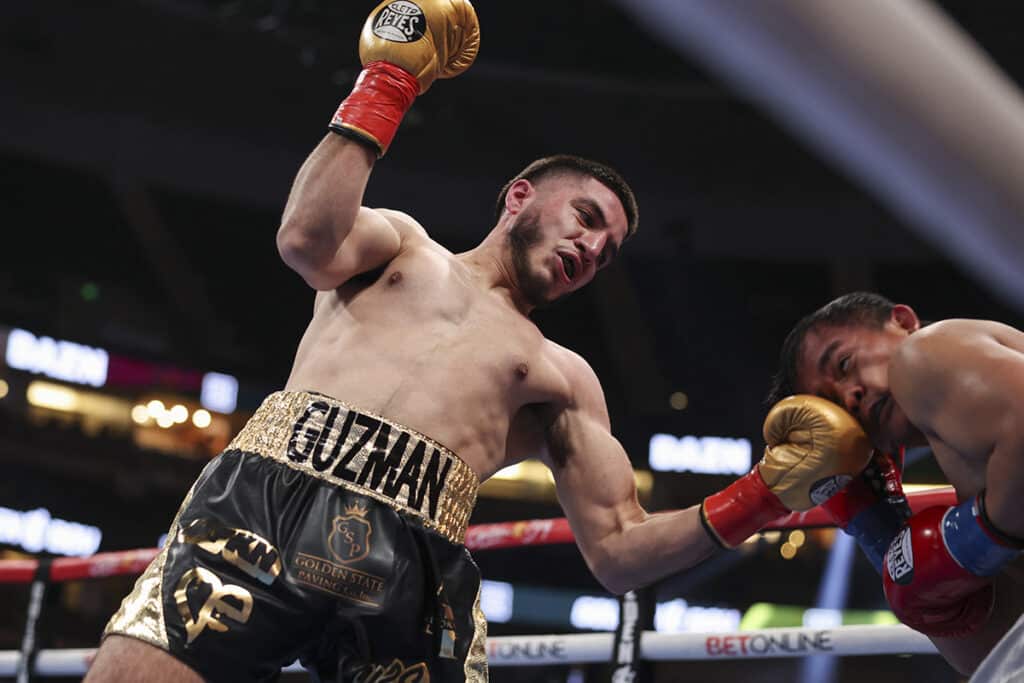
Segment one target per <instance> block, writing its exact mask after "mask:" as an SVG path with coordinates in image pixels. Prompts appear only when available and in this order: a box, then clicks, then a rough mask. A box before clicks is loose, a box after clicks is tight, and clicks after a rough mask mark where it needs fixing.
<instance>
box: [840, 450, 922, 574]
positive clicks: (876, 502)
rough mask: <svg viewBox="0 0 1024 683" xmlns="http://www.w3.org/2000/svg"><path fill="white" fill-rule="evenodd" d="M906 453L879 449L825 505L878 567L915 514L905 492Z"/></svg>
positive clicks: (877, 569) (880, 569) (879, 571)
mask: <svg viewBox="0 0 1024 683" xmlns="http://www.w3.org/2000/svg"><path fill="white" fill-rule="evenodd" d="M902 479H903V452H902V449H901V451H900V453H899V454H898V455H897V456H896V457H894V456H892V455H889V454H888V453H879V452H877V451H876V452H875V453H874V455H872V457H871V462H870V463H868V466H867V467H866V468H864V471H863V472H862V473H861V474H860V475H859V476H856V477H854V478H853V481H851V482H850V483H849V484H847V485H846V486H844V487H843V488H842V489H840V490H839V491H838V492H837V493H836V494H835V495H833V496H832V497H831V498H829V499H828V500H826V501H825V502H824V503H822V504H821V507H822V509H823V510H825V512H827V513H828V515H829V517H831V518H832V521H833V522H834V523H835V525H836V526H837V527H839V528H840V529H842V530H843V531H845V532H846V533H848V534H849V535H851V536H853V537H854V539H856V541H857V545H859V546H860V548H861V550H863V551H864V554H865V555H866V556H867V558H868V560H870V561H871V564H872V565H874V567H875V570H876V571H877V572H878V573H879V574H881V573H882V557H883V556H884V555H885V551H886V550H887V549H888V548H889V544H890V543H891V542H892V539H894V538H896V534H898V533H899V532H900V528H901V527H902V526H903V524H904V523H905V522H906V521H907V519H908V518H909V517H910V515H911V510H910V505H909V503H907V497H906V496H905V495H903V481H902Z"/></svg>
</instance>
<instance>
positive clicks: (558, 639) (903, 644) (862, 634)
mask: <svg viewBox="0 0 1024 683" xmlns="http://www.w3.org/2000/svg"><path fill="white" fill-rule="evenodd" d="M907 499H908V501H909V502H910V507H911V509H912V510H913V511H914V512H917V511H919V510H923V509H924V508H927V507H931V506H934V505H952V504H955V503H956V496H955V494H954V492H953V489H952V488H950V487H941V488H935V489H930V490H927V491H918V492H914V493H910V494H908V495H907ZM827 526H832V523H831V520H830V519H829V518H828V516H827V515H826V514H825V512H824V511H823V510H821V509H820V508H814V509H812V510H808V511H806V512H798V513H793V514H791V515H789V516H787V517H783V518H781V519H779V520H778V521H776V522H775V523H774V524H772V525H770V526H769V527H766V530H784V529H796V528H802V527H827ZM573 541H574V539H573V534H572V530H571V529H570V528H569V523H568V521H567V520H565V519H564V518H560V519H536V520H524V521H516V522H498V523H493V524H478V525H475V526H471V527H469V529H468V530H467V532H466V547H468V548H469V549H470V550H472V551H478V552H479V551H487V550H498V549H502V548H516V547H526V546H541V545H556V544H565V543H572V542H573ZM158 551H159V549H158V548H144V549H139V550H125V551H119V552H107V553H97V554H96V555H93V556H91V557H62V558H56V559H53V560H52V561H51V562H50V564H49V569H48V571H47V570H46V569H45V567H44V571H43V572H42V573H44V574H46V576H44V577H42V580H45V581H48V582H53V583H60V582H64V581H79V580H83V579H99V578H105V577H110V576H123V575H137V574H141V573H142V571H143V570H144V569H145V568H146V566H147V565H148V564H149V562H150V560H152V559H153V557H154V556H156V554H157V552H158ZM38 574H40V562H39V560H34V559H31V560H3V561H0V583H12V584H15V583H23V584H33V586H32V591H33V595H32V597H30V600H29V615H28V624H29V627H27V628H26V640H30V639H32V638H34V628H33V624H34V623H35V620H36V619H37V618H38V611H39V608H40V604H39V603H40V602H41V600H39V599H33V598H34V597H35V594H36V592H37V591H38V594H39V595H40V596H41V595H42V585H41V578H40V576H37V575H38ZM37 586H38V588H37ZM613 639H614V634H612V633H583V634H565V635H526V636H494V637H490V638H488V639H487V652H488V660H489V663H490V666H492V667H500V666H534V665H542V664H543V665H551V664H583V663H596V662H605V663H607V662H609V661H611V654H612V649H613ZM33 649H34V648H33V647H32V644H31V643H25V644H23V647H22V651H24V652H31V651H32V650H33ZM22 651H18V650H6V651H3V650H0V676H14V675H15V674H16V672H20V673H22V674H24V673H25V672H24V671H23V670H22V669H21V668H20V667H19V664H20V662H21V658H22ZM94 652H95V650H94V649H92V648H81V649H65V650H40V651H39V652H37V654H36V658H35V666H34V668H33V675H35V676H40V677H45V676H81V675H84V674H85V671H86V669H87V668H88V663H89V661H90V660H91V657H92V655H93V653H94ZM935 652H936V650H935V647H934V646H933V645H932V643H931V641H929V640H928V638H926V637H925V636H923V635H921V634H920V633H917V632H916V631H913V630H911V629H909V628H907V627H906V626H902V625H899V626H838V627H834V628H799V627H798V628H764V629H759V630H752V631H737V632H733V633H657V632H654V631H645V632H644V633H643V635H642V636H641V638H640V647H639V653H640V657H641V659H645V660H649V661H682V660H707V659H715V660H723V659H759V658H779V657H803V656H807V655H812V654H829V655H838V656H855V655H897V654H935ZM300 670H301V667H300V666H299V665H298V663H295V664H292V665H291V666H289V667H286V668H285V669H284V671H300Z"/></svg>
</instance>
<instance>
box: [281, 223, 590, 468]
mask: <svg viewBox="0 0 1024 683" xmlns="http://www.w3.org/2000/svg"><path fill="white" fill-rule="evenodd" d="M380 213H382V214H384V215H385V216H386V217H387V218H388V220H389V221H390V222H391V223H392V225H393V226H394V227H395V229H396V230H398V231H399V233H400V234H401V235H402V237H403V247H402V250H401V251H400V253H399V254H398V255H397V256H396V257H395V258H394V259H393V260H391V261H390V262H389V263H387V264H386V265H384V266H383V267H382V268H378V269H376V270H374V271H372V272H369V273H365V274H363V275H361V276H359V277H356V278H354V279H352V280H350V281H348V282H346V283H345V284H343V285H342V286H341V287H338V288H337V289H335V290H333V291H326V292H319V293H318V294H317V296H316V303H315V305H314V311H313V319H312V321H311V322H310V324H309V327H308V328H307V330H306V333H305V335H304V336H303V338H302V341H301V343H300V345H299V349H298V352H297V354H296V358H295V363H294V366H293V368H292V372H291V376H290V377H289V379H288V383H287V385H286V389H288V390H296V391H298V390H308V391H318V392H321V393H324V394H327V395H329V396H333V397H335V398H337V399H339V400H341V401H344V402H346V403H349V404H350V405H352V406H353V407H355V408H359V409H363V410H367V411H370V412H374V413H378V414H380V415H384V416H386V417H388V418H389V419H392V420H395V421H397V422H400V423H402V424H404V425H406V426H408V427H410V428H412V429H415V430H417V431H419V432H421V433H423V434H426V435H428V436H430V437H431V438H433V439H435V440H437V441H439V442H440V443H442V444H444V445H445V446H447V447H448V448H450V449H451V450H452V451H454V452H455V453H457V454H458V455H459V457H460V458H462V459H463V460H464V461H465V462H466V463H467V464H468V465H470V467H472V468H473V470H474V471H475V472H476V473H477V475H478V476H479V477H480V478H481V479H486V478H487V477H489V476H490V475H491V474H493V473H494V472H496V471H497V470H498V469H501V468H502V467H504V466H506V465H507V464H510V463H511V462H514V461H516V460H519V459H522V458H523V457H526V456H528V455H535V456H540V455H543V453H541V452H540V449H542V448H543V444H542V443H540V439H539V436H540V435H541V434H542V430H543V429H544V427H546V426H547V423H548V422H549V421H550V416H552V415H553V414H556V413H558V412H560V411H561V409H562V408H564V407H565V405H566V403H567V402H568V401H570V400H571V393H572V392H571V382H572V374H573V371H574V370H573V364H574V363H573V359H574V357H575V358H578V357H576V356H575V354H573V353H572V352H570V351H568V350H567V349H565V348H563V347H561V346H558V345H557V344H555V343H553V342H551V341H549V340H547V339H545V338H544V336H543V335H542V334H541V332H540V330H538V329H537V327H536V326H535V325H534V324H533V322H531V321H530V319H529V318H527V317H526V316H524V315H522V313H520V312H519V311H518V310H517V308H516V307H515V305H514V303H513V302H512V301H511V300H510V299H509V297H508V295H507V293H506V291H507V290H503V289H499V288H495V287H491V286H490V285H489V284H488V278H487V276H486V275H484V274H483V273H482V272H481V267H480V264H477V263H474V261H473V257H472V254H469V255H456V254H452V253H451V252H449V251H448V250H447V249H445V248H444V247H442V246H441V245H439V244H437V243H436V242H434V241H433V240H431V239H430V238H429V237H427V235H426V233H425V232H424V231H423V229H422V228H420V227H419V226H418V225H417V224H415V223H414V222H413V221H412V219H410V218H409V217H408V216H405V215H404V214H401V213H398V212H391V211H381V212H380ZM531 447H534V448H536V449H538V450H536V451H534V452H533V453H530V452H529V451H530V448H531Z"/></svg>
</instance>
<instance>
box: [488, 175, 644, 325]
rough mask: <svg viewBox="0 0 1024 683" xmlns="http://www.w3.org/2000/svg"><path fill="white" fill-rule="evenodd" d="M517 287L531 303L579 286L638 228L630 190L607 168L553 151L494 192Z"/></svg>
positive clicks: (534, 304)
mask: <svg viewBox="0 0 1024 683" xmlns="http://www.w3.org/2000/svg"><path fill="white" fill-rule="evenodd" d="M497 220H498V225H499V227H502V226H503V227H504V229H505V234H506V237H507V244H508V247H509V253H510V255H511V261H512V265H513V268H514V271H515V277H516V281H517V285H518V288H519V290H520V293H521V294H522V295H523V298H524V299H525V300H526V301H527V302H529V303H530V304H531V305H532V306H540V305H544V304H546V303H550V302H552V301H554V300H555V299H558V298H559V297H562V296H565V295H566V294H568V293H570V292H572V291H575V290H577V289H579V288H580V287H582V286H584V285H586V284H587V283H588V282H590V281H591V280H592V279H593V278H594V275H595V273H596V272H597V271H598V270H600V269H601V268H604V267H605V266H606V265H608V264H609V263H611V261H612V260H613V259H614V258H615V255H616V254H617V253H618V250H619V248H620V247H621V246H622V243H623V242H624V241H625V240H626V239H628V238H629V237H630V236H631V235H633V233H635V232H636V229H637V221H638V210H637V203H636V197H635V196H634V195H633V191H632V190H631V189H630V187H629V185H627V184H626V182H625V181H624V180H623V179H622V177H621V176H620V175H619V174H618V173H616V172H615V171H614V170H612V169H611V168H609V167H607V166H605V165H603V164H599V163H597V162H594V161H589V160H586V159H581V158H579V157H573V156H567V155H559V156H553V157H546V158H544V159H539V160H538V161H535V162H533V163H532V164H530V165H529V166H527V167H526V168H525V169H523V170H522V171H521V172H520V173H519V174H518V175H516V177H515V178H513V179H512V180H510V181H509V182H508V183H507V184H506V185H505V187H504V188H502V191H501V193H500V195H499V196H498V204H497Z"/></svg>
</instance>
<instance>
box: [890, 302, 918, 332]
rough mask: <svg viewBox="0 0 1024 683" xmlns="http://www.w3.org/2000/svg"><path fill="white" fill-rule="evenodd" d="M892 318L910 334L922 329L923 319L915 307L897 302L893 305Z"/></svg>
mask: <svg viewBox="0 0 1024 683" xmlns="http://www.w3.org/2000/svg"><path fill="white" fill-rule="evenodd" d="M891 320H892V321H893V322H894V323H896V324H897V325H899V327H900V329H902V330H905V331H906V332H907V333H908V334H909V333H910V332H916V331H917V330H919V329H921V319H920V318H918V317H917V313H915V312H914V309H913V308H911V307H910V306H907V305H906V304H896V305H895V306H893V307H892V314H891Z"/></svg>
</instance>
